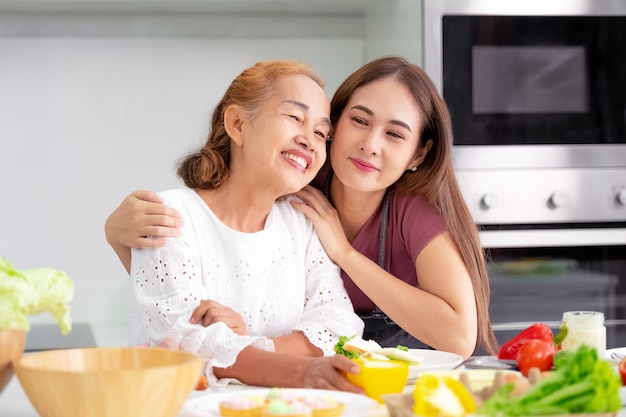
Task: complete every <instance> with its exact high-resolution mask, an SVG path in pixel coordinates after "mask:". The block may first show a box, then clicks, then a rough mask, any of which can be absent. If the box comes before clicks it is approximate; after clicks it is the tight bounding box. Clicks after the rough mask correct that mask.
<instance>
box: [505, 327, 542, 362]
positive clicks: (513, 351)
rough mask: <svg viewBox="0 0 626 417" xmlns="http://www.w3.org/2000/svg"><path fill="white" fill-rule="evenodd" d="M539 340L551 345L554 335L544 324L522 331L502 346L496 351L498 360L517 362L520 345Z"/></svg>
mask: <svg viewBox="0 0 626 417" xmlns="http://www.w3.org/2000/svg"><path fill="white" fill-rule="evenodd" d="M535 339H540V340H544V341H546V342H549V343H550V344H553V339H554V334H552V330H551V329H550V327H548V325H547V324H544V323H535V324H533V325H532V326H529V327H527V328H526V329H524V330H522V331H521V332H520V333H519V334H518V335H517V336H515V337H514V338H512V339H511V340H509V341H508V342H506V343H505V344H503V345H502V346H501V347H500V349H499V350H498V359H512V360H517V352H519V349H520V348H521V347H522V345H523V344H524V343H526V342H528V341H530V340H535Z"/></svg>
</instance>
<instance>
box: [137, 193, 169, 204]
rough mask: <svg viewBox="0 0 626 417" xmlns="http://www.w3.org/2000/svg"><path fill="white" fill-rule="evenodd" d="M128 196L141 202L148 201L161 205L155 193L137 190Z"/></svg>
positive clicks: (159, 198) (161, 200) (160, 200)
mask: <svg viewBox="0 0 626 417" xmlns="http://www.w3.org/2000/svg"><path fill="white" fill-rule="evenodd" d="M130 195H131V196H133V197H136V198H138V199H139V200H143V201H150V202H152V203H159V204H161V203H163V199H162V198H161V197H159V196H158V195H157V194H156V193H153V192H152V191H147V190H137V191H133V192H132V193H131V194H130Z"/></svg>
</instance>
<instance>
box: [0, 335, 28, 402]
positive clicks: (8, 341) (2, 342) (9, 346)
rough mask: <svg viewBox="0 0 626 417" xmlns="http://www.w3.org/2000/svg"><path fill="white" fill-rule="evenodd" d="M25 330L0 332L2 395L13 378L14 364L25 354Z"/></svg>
mask: <svg viewBox="0 0 626 417" xmlns="http://www.w3.org/2000/svg"><path fill="white" fill-rule="evenodd" d="M25 340H26V332H25V331H24V330H13V329H8V330H0V394H1V393H2V391H3V390H4V388H6V386H7V385H8V384H9V381H10V380H11V377H12V376H13V364H12V362H13V361H14V360H15V359H17V358H19V357H20V356H22V354H23V353H24V342H25Z"/></svg>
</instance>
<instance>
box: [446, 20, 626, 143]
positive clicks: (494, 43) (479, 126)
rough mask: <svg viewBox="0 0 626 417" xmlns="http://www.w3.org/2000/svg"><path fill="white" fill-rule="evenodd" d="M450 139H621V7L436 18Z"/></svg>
mask: <svg viewBox="0 0 626 417" xmlns="http://www.w3.org/2000/svg"><path fill="white" fill-rule="evenodd" d="M442 41H443V44H442V48H443V73H442V89H443V91H442V92H443V96H444V99H445V100H446V103H447V104H448V107H449V109H450V114H451V117H452V123H453V130H454V136H455V144H458V145H542V144H549V145H576V144H603V143H605V144H624V143H626V77H625V76H624V74H626V16H569V17H566V16H472V15H445V16H444V17H443V20H442Z"/></svg>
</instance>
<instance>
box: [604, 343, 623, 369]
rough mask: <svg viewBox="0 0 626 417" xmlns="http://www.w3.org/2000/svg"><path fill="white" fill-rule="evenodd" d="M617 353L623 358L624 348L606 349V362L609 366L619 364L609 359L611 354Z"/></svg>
mask: <svg viewBox="0 0 626 417" xmlns="http://www.w3.org/2000/svg"><path fill="white" fill-rule="evenodd" d="M613 352H615V353H617V354H620V355H624V357H626V347H618V348H613V349H607V350H606V360H607V361H609V363H610V364H611V365H617V364H619V360H618V359H613V358H612V357H611V353H613Z"/></svg>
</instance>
